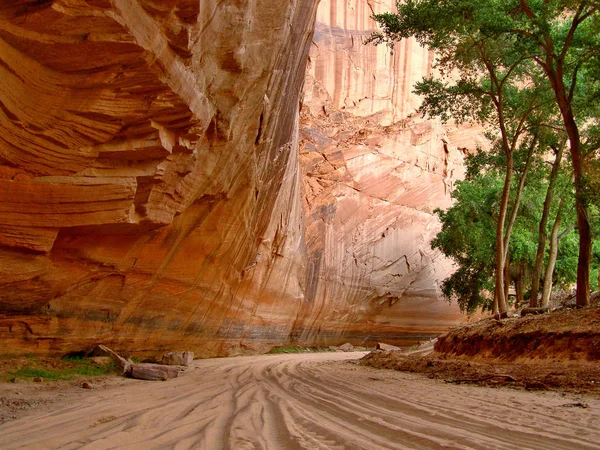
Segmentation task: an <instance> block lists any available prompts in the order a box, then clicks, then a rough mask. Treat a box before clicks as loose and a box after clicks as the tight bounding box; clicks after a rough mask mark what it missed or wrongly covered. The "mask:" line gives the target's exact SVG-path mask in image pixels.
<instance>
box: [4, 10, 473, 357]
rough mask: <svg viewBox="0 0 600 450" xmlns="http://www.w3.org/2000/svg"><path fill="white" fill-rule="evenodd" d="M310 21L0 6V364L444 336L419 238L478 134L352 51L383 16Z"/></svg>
mask: <svg viewBox="0 0 600 450" xmlns="http://www.w3.org/2000/svg"><path fill="white" fill-rule="evenodd" d="M317 3H318V2H317V0H281V1H277V2H251V1H249V0H242V1H221V0H206V1H201V2H198V0H178V1H166V0H45V1H42V2H40V1H30V0H10V1H9V2H5V3H4V5H3V7H2V9H0V47H1V48H0V76H1V77H2V80H3V82H4V83H3V85H2V86H0V339H1V340H2V342H3V347H2V349H1V351H0V353H25V352H27V353H36V352H37V353H65V352H68V351H78V350H81V349H85V348H88V347H90V346H92V345H94V344H96V343H105V344H107V345H109V346H112V347H114V348H115V349H117V350H123V351H128V352H131V353H137V354H151V353H154V354H156V353H160V352H161V351H163V350H193V351H195V352H196V353H197V354H198V355H200V356H215V355H226V354H235V353H243V352H255V351H262V350H266V349H268V348H269V347H270V346H272V345H277V344H280V343H283V342H293V343H299V344H305V345H321V344H329V343H339V342H340V340H342V339H343V340H352V342H355V343H359V342H366V341H368V342H371V341H373V340H377V339H380V338H382V339H383V338H385V339H388V338H392V337H394V338H395V339H396V340H397V341H401V340H402V336H404V335H406V336H405V337H406V338H407V339H408V340H410V339H414V338H415V337H417V338H418V337H419V336H423V337H425V336H427V335H429V334H431V333H437V332H440V331H443V330H444V329H446V328H447V327H448V326H451V325H453V324H455V323H456V322H457V321H458V320H460V316H459V314H458V311H457V310H456V308H455V307H450V306H449V305H447V304H446V303H445V302H444V301H442V300H440V298H439V292H438V284H439V281H440V280H441V279H442V278H443V277H444V276H445V275H446V274H447V273H448V271H449V270H450V265H449V263H448V261H446V260H444V259H442V258H440V256H439V255H438V254H437V253H435V252H432V251H431V249H430V248H429V241H430V239H431V238H432V237H433V236H434V235H435V233H436V232H437V230H438V224H437V222H436V221H435V218H434V216H433V215H432V211H433V209H434V208H435V207H444V206H447V205H448V204H449V202H450V197H449V193H450V189H451V187H452V183H453V181H454V180H455V179H456V178H457V177H460V176H461V174H462V170H463V168H462V152H463V151H464V150H459V148H463V147H465V148H466V147H469V146H472V145H473V140H472V136H473V135H474V134H473V133H472V132H471V131H470V130H464V129H461V130H449V129H447V128H442V127H441V126H440V125H439V124H438V123H436V122H433V121H426V120H423V119H421V118H419V117H418V115H416V114H415V108H416V107H417V106H418V103H419V101H418V99H417V98H416V97H414V96H413V95H412V94H411V93H410V90H411V84H412V83H413V82H414V81H416V80H418V79H419V78H420V77H421V76H423V75H425V74H428V73H430V71H431V70H432V69H431V63H432V56H431V55H430V54H429V53H428V52H427V51H425V50H423V49H421V48H419V47H418V46H417V45H416V44H415V43H414V42H412V41H407V42H403V43H401V44H399V46H398V47H397V48H396V51H395V52H394V54H393V55H390V52H389V50H388V49H386V48H383V47H381V48H375V47H370V46H364V45H362V39H363V38H364V37H365V36H366V35H368V34H369V32H370V30H371V29H373V27H374V23H373V22H372V21H371V20H370V19H369V17H370V15H371V13H372V11H373V10H376V11H380V10H381V11H383V10H389V9H390V8H391V7H392V3H393V2H392V1H391V0H386V1H379V2H378V1H372V0H349V1H341V0H340V1H337V0H322V1H321V4H320V7H319V10H318V12H317ZM315 16H316V18H317V20H316V23H315ZM313 30H314V39H313ZM309 53H310V56H309ZM307 61H309V64H308V73H307V74H306V77H305V71H304V69H305V67H306V63H307ZM303 89H304V91H305V95H304V97H302V91H303ZM302 98H304V100H302ZM301 100H302V102H301Z"/></svg>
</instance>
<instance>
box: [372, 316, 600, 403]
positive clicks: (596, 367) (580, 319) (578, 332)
mask: <svg viewBox="0 0 600 450" xmlns="http://www.w3.org/2000/svg"><path fill="white" fill-rule="evenodd" d="M363 363H364V364H366V365H369V366H373V367H380V368H392V369H396V370H402V371H408V372H417V373H424V374H427V375H428V376H429V377H430V378H442V379H445V380H446V381H447V382H450V383H459V384H461V383H473V384H480V385H488V386H507V385H509V386H514V387H522V388H525V389H529V390H559V391H568V392H576V393H588V394H591V395H594V396H599V397H600V307H592V308H584V309H579V310H571V309H568V310H564V311H557V312H553V313H550V314H545V315H542V316H527V317H523V318H511V319H507V320H504V321H501V322H500V321H496V320H493V319H487V320H483V321H480V322H477V323H475V324H471V325H466V326H462V327H459V328H457V329H455V330H453V331H451V332H450V333H448V334H447V335H445V336H442V337H441V338H439V340H438V341H437V343H436V344H435V348H434V351H433V352H432V353H430V354H428V355H425V356H423V355H414V354H407V353H403V352H374V353H371V354H369V355H367V356H366V357H365V358H364V360H363Z"/></svg>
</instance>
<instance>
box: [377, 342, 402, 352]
mask: <svg viewBox="0 0 600 450" xmlns="http://www.w3.org/2000/svg"><path fill="white" fill-rule="evenodd" d="M377 350H385V351H386V352H389V351H392V350H402V349H401V348H400V347H396V346H395V345H390V344H384V343H383V342H378V343H377Z"/></svg>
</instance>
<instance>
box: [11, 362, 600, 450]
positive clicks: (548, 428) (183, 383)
mask: <svg viewBox="0 0 600 450" xmlns="http://www.w3.org/2000/svg"><path fill="white" fill-rule="evenodd" d="M361 356H362V354H360V353H325V354H293V355H280V356H254V357H240V358H226V359H210V360H201V361H196V362H195V364H194V367H193V368H191V369H189V370H188V371H187V372H186V373H185V374H184V375H183V376H182V377H181V378H178V379H175V380H171V381H169V382H164V383H163V382H142V381H140V382H138V381H131V382H130V383H129V382H128V383H127V384H126V385H121V386H114V387H111V388H109V389H105V390H97V391H96V390H94V391H86V394H85V395H84V396H83V397H82V396H79V397H77V399H72V398H71V399H69V398H67V399H65V400H63V401H61V402H58V403H56V404H55V405H53V407H52V408H53V409H52V410H51V411H49V412H48V411H45V412H41V411H37V412H35V413H34V414H32V415H29V416H28V417H23V418H21V419H18V420H15V421H12V422H6V423H5V424H3V425H0V448H2V449H13V448H27V449H46V448H51V449H56V448H60V449H73V448H85V449H108V448H133V449H137V448H141V449H145V450H146V449H152V448H175V449H188V448H194V449H196V448H197V449H208V450H217V449H233V450H238V449H282V450H288V449H290V450H291V449H369V450H371V449H403V448H407V449H436V448H461V449H467V448H478V449H479V448H485V449H511V448H514V449H528V448H531V449H561V448H564V449H576V448H586V449H598V448H600V401H598V400H594V399H585V398H584V399H580V398H577V399H576V398H573V397H572V396H567V397H565V396H561V395H559V394H554V393H531V392H522V391H513V390H508V389H489V388H478V387H472V386H455V385H448V384H446V383H444V382H441V381H436V380H429V379H427V378H423V377H422V376H418V375H412V374H405V373H400V372H394V371H388V370H376V369H371V368H366V367H362V366H358V365H357V364H356V362H355V361H352V360H353V359H356V358H360V357H361ZM576 401H579V402H582V403H585V404H587V405H588V406H589V407H588V408H580V407H572V406H571V407H569V406H564V405H567V404H570V403H573V402H576Z"/></svg>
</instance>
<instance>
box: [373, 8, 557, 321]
mask: <svg viewBox="0 0 600 450" xmlns="http://www.w3.org/2000/svg"><path fill="white" fill-rule="evenodd" d="M445 5H446V4H444V6H440V5H439V4H438V2H433V3H432V2H427V1H423V2H416V1H409V2H407V3H406V4H404V5H398V8H399V10H400V14H399V15H393V14H389V13H388V14H383V15H376V16H374V17H375V19H376V20H377V21H378V22H379V23H380V25H382V26H383V29H384V33H375V34H374V35H373V36H371V38H370V41H371V42H374V43H381V42H387V43H389V44H393V42H394V40H396V39H399V38H403V37H408V36H415V37H416V38H417V39H418V40H419V42H420V43H421V44H423V45H426V46H428V47H429V48H431V49H434V50H435V51H436V52H437V54H438V64H437V68H438V69H439V70H440V72H441V73H442V76H441V77H440V78H433V77H432V78H428V79H425V80H423V81H421V82H420V83H418V84H417V85H416V89H415V92H416V93H418V94H420V95H422V96H423V98H424V101H423V105H422V106H421V111H422V112H423V113H424V114H428V115H430V116H435V117H440V118H441V119H442V120H443V121H446V120H448V119H449V118H453V119H455V120H456V121H457V122H462V121H465V120H476V121H479V122H484V123H488V124H490V125H493V127H494V128H495V129H496V130H497V136H494V138H493V139H494V144H495V145H496V146H497V148H498V149H499V150H500V151H501V152H502V153H503V155H504V161H505V171H504V174H505V177H504V185H503V190H502V196H501V198H500V205H499V209H498V217H497V221H496V242H495V249H496V254H495V261H496V267H495V276H496V283H495V289H494V307H493V311H494V313H500V314H501V315H505V314H506V313H507V309H508V304H507V298H506V289H505V285H506V284H507V283H506V282H505V269H506V267H507V257H508V248H509V243H510V238H511V233H512V229H513V226H514V222H515V218H516V214H517V211H518V207H519V202H520V197H521V193H522V190H523V186H524V183H525V179H526V176H527V171H528V169H529V164H530V162H531V159H532V156H533V154H534V152H535V150H536V149H537V148H538V147H539V138H538V134H539V126H540V123H541V121H542V120H543V117H544V115H547V114H548V112H547V111H548V110H547V107H548V104H547V102H546V101H545V96H544V91H545V90H547V89H546V86H545V85H544V84H543V83H537V82H536V81H537V78H538V74H537V73H536V70H538V69H537V67H536V66H535V64H534V62H533V60H532V59H531V58H529V56H528V55H527V54H523V53H521V52H516V51H513V50H511V49H514V48H515V42H514V40H515V39H516V38H515V36H511V35H504V36H501V37H500V38H498V36H493V37H491V36H490V35H489V33H488V32H487V30H486V28H485V20H482V19H486V20H487V17H486V16H485V15H484V16H483V17H482V18H481V19H476V18H474V17H473V16H471V20H468V21H465V20H461V19H460V16H461V15H462V14H463V13H464V12H465V11H464V10H462V9H460V8H459V9H454V10H452V11H448V8H447V7H445ZM450 9H452V7H450ZM487 11H488V13H490V12H491V11H490V9H489V8H487ZM444 74H451V75H450V76H444ZM540 112H542V113H541V114H540ZM517 151H522V152H524V153H525V154H526V158H525V161H526V162H525V165H524V170H523V171H522V173H521V179H520V180H519V183H517V185H516V188H517V192H516V196H515V198H514V205H513V207H512V212H511V213H510V214H509V206H510V205H509V198H510V194H511V192H510V190H511V186H512V177H513V169H514V155H515V152H517Z"/></svg>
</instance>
